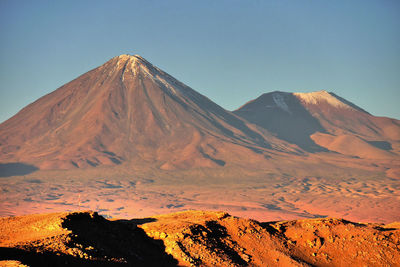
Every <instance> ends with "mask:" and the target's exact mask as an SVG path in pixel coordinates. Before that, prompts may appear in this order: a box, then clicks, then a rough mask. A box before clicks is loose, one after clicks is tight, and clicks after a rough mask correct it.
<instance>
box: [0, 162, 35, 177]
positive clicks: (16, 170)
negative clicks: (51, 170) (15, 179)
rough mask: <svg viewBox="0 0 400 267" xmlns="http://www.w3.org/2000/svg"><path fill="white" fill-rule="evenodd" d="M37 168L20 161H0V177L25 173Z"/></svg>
mask: <svg viewBox="0 0 400 267" xmlns="http://www.w3.org/2000/svg"><path fill="white" fill-rule="evenodd" d="M37 170H39V169H38V168H37V167H35V166H33V165H29V164H25V163H21V162H12V163H0V177H9V176H15V175H27V174H30V173H32V172H35V171H37Z"/></svg>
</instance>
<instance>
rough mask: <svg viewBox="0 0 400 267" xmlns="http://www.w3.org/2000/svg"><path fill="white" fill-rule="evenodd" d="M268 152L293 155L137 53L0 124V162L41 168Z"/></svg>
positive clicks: (189, 162) (178, 163)
mask: <svg viewBox="0 0 400 267" xmlns="http://www.w3.org/2000/svg"><path fill="white" fill-rule="evenodd" d="M271 149H272V150H278V151H282V152H289V153H295V152H296V148H291V147H290V145H287V144H285V142H283V141H281V140H279V139H277V138H275V137H273V136H272V135H271V134H269V133H268V132H267V131H266V130H264V129H262V128H259V129H258V128H257V127H255V126H254V125H251V124H250V123H248V122H246V121H245V120H243V119H241V118H240V117H238V116H236V115H234V114H233V113H231V112H229V111H226V110H224V109H223V108H222V107H220V106H218V105H217V104H215V103H214V102H212V101H211V100H210V99H208V98H207V97H205V96H203V95H201V94H199V93H197V92H196V91H194V90H193V89H191V88H190V87H188V86H186V85H184V84H183V83H181V82H179V81H178V80H176V79H174V78H173V77H171V76H170V75H168V74H167V73H165V72H164V71H162V70H160V69H159V68H157V67H155V66H153V65H152V64H151V63H149V62H148V61H146V60H145V59H144V58H142V57H140V56H138V55H135V56H131V55H121V56H118V57H115V58H112V59H111V60H109V61H108V62H106V63H105V64H104V65H102V66H100V67H98V68H95V69H93V70H91V71H89V72H87V73H86V74H83V75H82V76H80V77H78V78H77V79H75V80H73V81H71V82H69V83H67V84H65V85H64V86H62V87H60V88H59V89H57V90H55V91H54V92H52V93H50V94H48V95H46V96H44V97H42V98H40V99H39V100H37V101H36V102H34V103H32V104H30V105H28V106H27V107H25V108H24V109H22V110H21V111H20V112H19V113H18V114H16V115H15V116H14V117H12V118H10V119H9V120H7V121H5V122H4V123H2V124H1V125H0V153H1V158H0V161H2V162H24V163H29V164H32V165H34V166H37V167H39V168H40V169H70V168H86V167H95V166H99V165H118V164H122V163H125V162H127V163H129V162H146V163H149V164H152V165H154V166H156V167H158V168H161V169H168V170H169V169H177V168H191V167H218V166H224V165H226V164H227V163H228V161H229V160H234V158H235V156H233V155H232V152H233V153H234V155H238V157H240V155H245V157H249V156H250V158H251V157H252V156H254V157H260V153H261V154H265V153H267V154H268V150H271ZM238 160H239V159H238Z"/></svg>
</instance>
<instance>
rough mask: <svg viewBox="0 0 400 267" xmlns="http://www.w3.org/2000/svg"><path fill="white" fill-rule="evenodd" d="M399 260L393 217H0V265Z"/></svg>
mask: <svg viewBox="0 0 400 267" xmlns="http://www.w3.org/2000/svg"><path fill="white" fill-rule="evenodd" d="M1 264H3V265H6V264H16V265H18V264H24V265H28V266H62V265H74V266H85V265H86V266H92V265H96V266H99V265H100V266H120V265H121V266H122V265H125V266H178V265H179V266H351V265H355V266H400V224H399V223H392V224H387V225H383V224H364V223H354V222H350V221H346V220H342V219H333V218H321V219H307V220H298V221H282V222H266V223H260V222H257V221H254V220H248V219H243V218H237V217H234V216H230V215H229V214H227V213H225V212H206V211H184V212H179V213H172V214H167V215H160V216H155V217H149V218H144V219H131V220H114V219H105V218H104V217H102V216H100V215H98V214H97V213H96V212H72V213H53V214H40V215H28V216H21V217H6V218H0V265H1Z"/></svg>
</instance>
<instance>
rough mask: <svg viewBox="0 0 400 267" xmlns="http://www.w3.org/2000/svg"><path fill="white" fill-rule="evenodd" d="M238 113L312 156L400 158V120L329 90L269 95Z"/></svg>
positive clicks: (246, 105)
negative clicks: (380, 113) (335, 155)
mask: <svg viewBox="0 0 400 267" xmlns="http://www.w3.org/2000/svg"><path fill="white" fill-rule="evenodd" d="M234 113H235V114H237V115H239V116H241V117H242V118H244V119H246V120H247V121H249V122H252V123H255V124H257V125H259V126H261V127H263V128H265V129H266V130H268V131H270V132H272V133H274V134H276V135H277V137H279V138H281V139H283V140H286V141H288V142H290V143H293V144H296V145H298V146H299V147H301V148H302V149H304V150H306V151H308V152H312V153H315V152H335V153H341V154H344V155H348V156H352V157H358V158H367V159H394V158H397V159H398V157H399V152H400V149H399V148H400V146H399V140H400V121H399V120H396V119H391V118H385V117H376V116H373V115H371V114H370V113H368V112H367V111H365V110H363V109H362V108H360V107H358V106H356V105H355V104H353V103H351V102H349V101H347V100H345V99H344V98H342V97H340V96H337V95H336V94H334V93H330V92H327V91H318V92H311V93H287V92H278V91H277V92H272V93H266V94H263V95H261V96H260V97H258V98H257V99H255V100H252V101H250V102H248V103H246V104H245V105H243V106H242V107H240V108H239V109H237V110H236V111H234Z"/></svg>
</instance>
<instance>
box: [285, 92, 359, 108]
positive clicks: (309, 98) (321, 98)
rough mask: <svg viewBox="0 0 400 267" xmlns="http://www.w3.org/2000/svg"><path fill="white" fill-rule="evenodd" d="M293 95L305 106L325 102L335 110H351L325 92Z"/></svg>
mask: <svg viewBox="0 0 400 267" xmlns="http://www.w3.org/2000/svg"><path fill="white" fill-rule="evenodd" d="M293 95H294V96H296V97H297V98H298V99H299V100H300V101H302V102H304V103H305V104H312V105H317V104H318V103H321V102H327V103H328V104H330V105H332V106H334V107H337V108H352V107H350V106H349V105H347V104H345V103H343V102H342V101H340V100H339V99H337V98H336V97H334V96H333V95H331V94H330V93H329V92H327V91H325V90H321V91H316V92H310V93H293Z"/></svg>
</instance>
